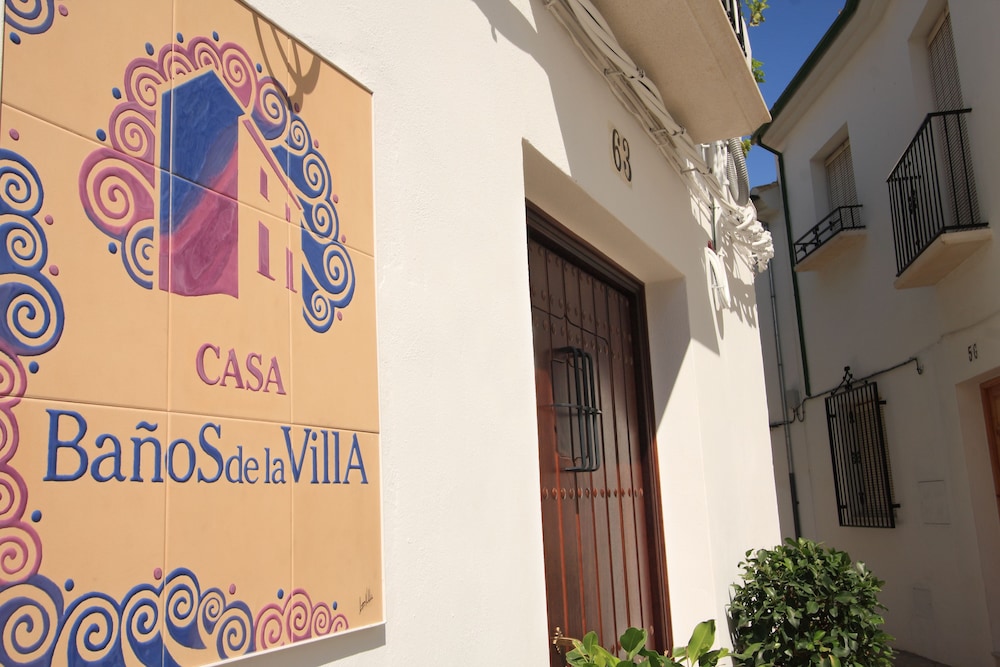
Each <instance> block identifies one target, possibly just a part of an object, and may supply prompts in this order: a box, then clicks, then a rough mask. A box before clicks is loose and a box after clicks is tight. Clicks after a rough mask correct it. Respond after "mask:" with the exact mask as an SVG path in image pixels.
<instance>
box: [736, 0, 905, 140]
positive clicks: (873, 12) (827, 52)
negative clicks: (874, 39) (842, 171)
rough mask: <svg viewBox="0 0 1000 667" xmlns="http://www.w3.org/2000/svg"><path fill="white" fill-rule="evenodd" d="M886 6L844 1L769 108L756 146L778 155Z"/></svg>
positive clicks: (875, 2)
mask: <svg viewBox="0 0 1000 667" xmlns="http://www.w3.org/2000/svg"><path fill="white" fill-rule="evenodd" d="M887 7H888V3H887V2H886V1H885V0H871V1H867V2H861V1H860V0H847V3H846V4H845V5H844V8H843V9H842V10H841V12H840V15H839V16H838V17H837V19H836V20H835V21H834V22H833V24H832V25H831V26H830V28H829V29H828V30H827V31H826V33H825V34H824V35H823V37H822V38H821V39H820V41H819V43H818V44H817V45H816V48H814V49H813V51H812V53H810V54H809V57H808V58H806V60H805V62H804V63H803V64H802V67H800V68H799V71H798V72H796V73H795V76H794V77H792V80H791V82H789V84H788V86H786V87H785V90H784V91H783V92H782V93H781V96H780V97H779V98H778V101H777V102H775V103H774V106H772V107H771V122H770V123H769V124H767V125H765V126H763V127H761V128H760V129H758V130H757V132H756V133H755V134H754V139H755V141H757V143H763V144H765V145H766V146H767V147H768V148H772V149H774V150H777V151H779V152H780V151H783V150H784V142H785V140H786V139H787V138H788V133H789V132H790V131H791V129H792V127H794V126H795V124H796V122H798V120H799V119H800V118H801V117H802V115H803V114H804V113H805V112H806V111H808V109H809V108H810V107H811V106H812V105H813V103H814V102H815V101H816V99H817V97H818V96H819V95H820V94H821V93H822V92H823V91H824V90H825V89H826V88H827V86H828V85H829V84H830V82H831V81H832V80H833V78H834V77H835V76H837V74H839V73H840V71H841V69H843V67H844V65H845V64H846V63H847V61H848V60H849V59H850V58H851V57H852V56H853V55H854V54H855V53H856V52H857V50H858V49H859V48H860V47H861V45H862V44H863V43H864V41H865V40H866V39H868V37H869V35H871V33H872V31H874V30H875V27H876V26H877V25H878V23H879V21H880V20H881V18H882V16H883V15H884V14H885V10H886V8H887ZM762 140H763V141H762Z"/></svg>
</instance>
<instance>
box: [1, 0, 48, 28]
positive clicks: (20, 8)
mask: <svg viewBox="0 0 1000 667" xmlns="http://www.w3.org/2000/svg"><path fill="white" fill-rule="evenodd" d="M4 5H5V8H6V10H7V11H6V18H7V25H8V26H10V27H11V28H14V29H16V30H20V31H21V32H24V33H27V34H29V35H38V34H41V33H43V32H45V31H46V30H48V29H49V28H51V27H52V21H53V19H54V18H55V14H56V13H55V2H54V0H5V2H4Z"/></svg>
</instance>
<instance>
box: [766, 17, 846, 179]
mask: <svg viewBox="0 0 1000 667" xmlns="http://www.w3.org/2000/svg"><path fill="white" fill-rule="evenodd" d="M768 4H769V5H770V7H768V8H767V9H766V10H765V11H764V19H765V20H764V22H763V23H761V24H760V25H759V26H757V27H756V28H750V29H749V34H750V45H751V47H752V48H753V56H754V58H756V59H757V60H760V61H762V62H763V63H764V76H765V78H766V81H765V82H764V83H762V84H761V86H760V92H761V94H762V95H763V96H764V101H765V102H766V103H767V107H768V108H769V109H770V108H771V106H773V105H774V103H775V101H777V99H778V97H779V96H780V95H781V93H782V91H783V90H785V87H786V86H787V85H788V82H789V81H791V80H792V77H793V76H795V73H796V72H797V71H798V70H799V67H800V66H801V65H802V63H803V62H804V61H805V59H806V58H808V57H809V54H810V53H812V50H813V48H814V47H815V46H816V44H817V43H819V40H820V38H821V37H822V36H823V33H825V32H826V29H827V28H829V27H830V24H831V23H833V21H834V20H835V19H836V18H837V14H839V13H840V10H841V8H842V7H843V6H844V2H843V0H769V3H768ZM747 169H748V170H749V171H750V185H764V184H766V183H770V182H772V181H774V180H776V179H777V175H776V173H775V166H774V156H773V155H772V154H771V153H768V152H767V151H765V150H764V149H763V148H761V147H760V146H754V147H753V148H752V149H751V150H750V154H749V155H748V156H747Z"/></svg>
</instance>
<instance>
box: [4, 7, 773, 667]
mask: <svg viewBox="0 0 1000 667" xmlns="http://www.w3.org/2000/svg"><path fill="white" fill-rule="evenodd" d="M4 9H5V23H4V31H3V35H2V43H3V47H2V79H0V102H2V107H0V240H2V243H0V273H2V276H3V280H2V283H0V307H2V312H3V313H4V317H3V318H0V664H2V665H5V666H7V665H25V666H27V665H30V666H41V665H50V664H52V665H93V666H110V665H116V666H118V665H128V666H133V665H146V666H151V665H156V666H163V667H167V666H171V667H172V666H182V667H188V666H195V665H206V664H216V663H220V662H226V661H229V662H232V663H233V664H248V665H251V664H252V665H301V666H305V665H321V664H332V663H336V664H345V665H350V664H355V665H360V664H365V665H370V664H380V665H399V664H417V665H421V664H427V665H430V664H441V663H442V662H444V663H449V662H454V661H463V660H474V661H477V662H483V663H485V664H493V663H507V662H512V661H514V662H523V663H525V664H539V665H543V664H551V665H560V664H563V662H564V661H563V657H562V654H561V653H560V651H561V650H563V644H562V643H561V642H560V641H556V642H555V643H553V637H554V636H555V637H557V638H558V637H559V636H564V637H565V636H577V637H580V636H582V635H583V634H584V633H585V632H586V631H588V630H594V631H596V632H598V633H599V635H600V638H601V641H602V642H603V643H605V644H606V645H608V646H611V645H613V643H614V642H615V641H616V639H617V637H618V636H619V635H620V634H621V633H622V632H623V631H624V630H625V629H626V628H627V627H629V626H640V627H645V628H646V629H647V630H648V631H649V632H650V634H651V637H652V642H653V643H654V644H655V645H657V646H659V647H661V648H665V647H666V646H667V645H669V644H670V643H671V642H672V639H671V633H672V632H673V633H676V634H677V635H678V636H681V635H683V636H684V637H686V636H687V633H689V632H690V631H691V629H692V627H693V626H694V625H695V624H696V623H697V622H698V621H701V620H703V619H706V618H714V619H716V620H717V621H718V623H719V626H720V628H721V627H725V624H724V613H725V611H724V610H725V604H726V602H727V600H728V591H729V585H730V583H732V582H733V580H734V579H735V577H736V576H737V572H738V563H739V561H740V560H741V558H742V556H743V553H744V552H745V551H746V550H747V549H751V548H756V547H762V546H770V545H772V544H774V543H775V542H776V541H777V540H778V538H779V522H778V513H777V501H776V498H775V489H774V485H773V478H772V475H773V466H772V462H771V450H770V441H769V438H768V431H767V421H766V419H767V410H766V403H765V398H764V395H763V391H762V390H763V387H764V378H763V365H762V361H761V353H760V348H759V335H758V332H757V314H756V305H755V298H754V290H753V283H754V280H755V278H757V272H759V271H760V270H762V269H764V267H765V266H766V265H767V262H768V260H769V259H770V257H771V255H772V246H771V241H770V237H769V235H768V234H767V232H766V231H765V230H764V229H763V228H762V227H761V225H760V224H759V223H758V222H757V219H756V212H755V209H754V207H753V205H752V204H751V203H749V184H748V183H747V181H746V178H745V168H744V165H743V163H742V153H741V151H740V150H739V149H738V142H735V141H733V138H734V137H739V136H742V135H746V134H748V133H749V132H751V131H752V130H754V129H755V128H756V127H758V126H760V125H761V124H762V123H763V122H765V121H766V120H767V119H768V114H767V109H766V107H765V105H764V103H763V101H762V99H761V97H760V94H759V92H758V91H757V88H756V85H755V83H754V80H753V76H752V74H751V71H750V66H749V61H750V58H749V43H748V41H747V36H746V34H745V26H744V24H743V22H742V20H741V19H740V18H739V11H738V7H736V6H735V3H733V2H725V3H720V2H714V1H709V2H705V1H704V0H683V1H676V2H664V1H661V0H643V1H641V2H630V3H618V2H611V1H607V0H598V1H596V2H592V1H590V0H555V1H553V2H549V1H542V0H537V1H532V0H524V1H516V2H510V1H507V0H477V1H476V2H450V3H444V4H440V5H439V4H435V3H430V4H428V3H406V2H396V3H378V2H364V3H359V2H353V3H346V2H335V3H331V2H321V1H320V0H307V1H305V2H286V1H285V0H259V1H255V2H251V3H249V4H241V3H239V2H235V1H234V0H143V1H142V2H135V1H133V0H101V2H77V1H75V0H62V2H60V1H59V0H37V1H30V0H29V1H27V2H26V1H24V0H8V1H7V2H5V3H4ZM720 635H724V632H722V633H720ZM720 640H721V641H725V638H724V637H721V636H720ZM512 651H514V652H516V653H517V657H516V658H512V657H511V655H510V653H511V652H512Z"/></svg>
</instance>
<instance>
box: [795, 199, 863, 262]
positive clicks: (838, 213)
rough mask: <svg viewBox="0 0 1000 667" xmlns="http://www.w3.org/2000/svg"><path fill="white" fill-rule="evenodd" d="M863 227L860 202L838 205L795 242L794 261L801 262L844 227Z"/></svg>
mask: <svg viewBox="0 0 1000 667" xmlns="http://www.w3.org/2000/svg"><path fill="white" fill-rule="evenodd" d="M864 228H865V226H864V225H863V224H861V204H855V205H853V206H838V207H837V208H835V209H833V211H832V212H831V213H830V214H829V215H828V216H826V217H825V218H823V219H822V220H820V221H819V222H818V223H816V226H815V227H813V228H812V229H810V230H809V231H808V232H806V233H805V234H803V235H802V237H801V238H799V240H798V241H796V242H795V263H796V264H798V263H800V262H802V260H804V259H805V258H806V257H808V256H809V255H811V254H813V253H814V252H816V251H817V250H819V249H820V247H821V246H822V245H823V244H824V243H826V242H827V241H829V240H830V239H832V238H833V237H834V236H836V235H837V234H839V233H840V232H842V231H844V230H845V229H864Z"/></svg>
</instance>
